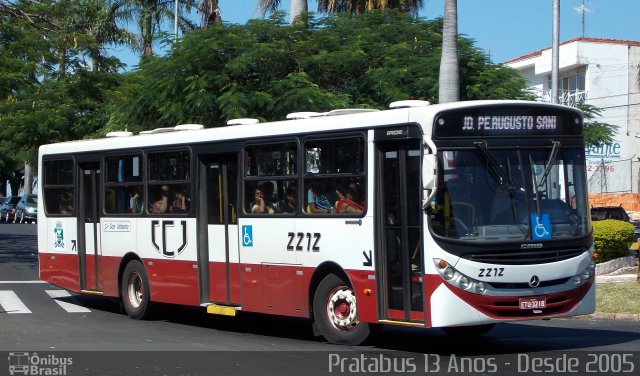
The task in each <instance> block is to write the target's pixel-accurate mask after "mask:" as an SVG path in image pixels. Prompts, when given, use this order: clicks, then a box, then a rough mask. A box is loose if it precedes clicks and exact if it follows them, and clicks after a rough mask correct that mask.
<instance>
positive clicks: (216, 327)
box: [73, 295, 640, 356]
mask: <svg viewBox="0 0 640 376" xmlns="http://www.w3.org/2000/svg"><path fill="white" fill-rule="evenodd" d="M73 298H74V299H75V300H76V303H78V302H80V304H82V305H83V306H85V307H87V308H89V309H92V310H101V311H105V312H111V313H115V314H122V315H125V313H124V311H123V310H122V307H121V304H120V302H119V301H118V300H116V299H105V298H103V297H95V296H85V295H80V296H75V297H73ZM154 312H155V314H154V315H153V318H152V320H153V321H166V322H169V323H174V324H180V325H186V326H192V327H198V328H205V329H210V330H212V335H215V331H220V332H229V333H242V334H251V335H257V336H270V337H277V338H283V339H293V340H302V341H309V342H314V343H327V344H328V342H327V341H326V340H325V339H324V338H323V337H321V336H315V335H314V333H313V329H312V325H311V321H310V320H309V319H304V318H291V317H283V316H272V315H265V314H257V313H249V312H239V313H238V315H237V316H236V317H227V316H219V315H211V314H208V313H206V312H205V310H204V309H203V308H201V307H188V306H179V305H172V304H155V305H154ZM560 321H561V320H558V321H554V322H553V323H554V325H549V326H545V325H544V324H543V325H541V324H540V323H539V322H538V323H535V322H534V323H525V322H520V323H501V324H497V325H496V326H495V328H493V330H491V331H490V332H489V333H488V334H486V335H484V336H481V337H455V336H449V335H448V334H446V333H444V332H443V331H442V330H440V329H437V328H433V329H416V328H405V327H394V326H385V327H384V328H383V330H382V331H380V332H379V333H377V334H376V335H374V336H372V338H370V339H369V340H368V341H367V342H366V343H365V344H364V345H362V346H359V347H357V348H356V349H358V350H362V351H369V350H371V351H377V350H395V351H401V352H407V353H428V354H440V355H450V354H458V355H463V356H480V355H489V354H494V355H496V354H497V355H500V354H513V353H530V352H543V351H561V350H580V349H584V348H593V347H601V346H613V345H620V344H624V343H628V342H633V341H639V340H640V333H637V332H627V331H621V330H612V329H608V328H607V327H606V325H602V326H600V325H599V324H598V323H599V322H598V321H591V320H590V321H586V320H562V322H564V323H566V325H564V324H563V326H558V325H557V323H558V322H560ZM581 323H585V325H581ZM587 324H588V325H591V326H592V327H588V328H585V326H587ZM576 325H580V326H581V327H574V326H576ZM348 348H350V347H345V349H348Z"/></svg>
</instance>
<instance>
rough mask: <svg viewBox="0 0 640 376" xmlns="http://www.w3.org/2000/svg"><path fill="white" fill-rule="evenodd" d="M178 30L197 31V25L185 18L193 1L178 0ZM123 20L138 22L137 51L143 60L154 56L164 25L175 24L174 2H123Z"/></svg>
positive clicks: (167, 0)
mask: <svg viewBox="0 0 640 376" xmlns="http://www.w3.org/2000/svg"><path fill="white" fill-rule="evenodd" d="M178 4H179V8H178V9H179V11H178V12H179V14H178V28H179V29H180V30H181V31H182V32H183V33H184V32H186V31H191V30H194V29H195V27H196V26H195V24H194V23H193V22H191V21H190V20H189V19H188V18H186V17H185V16H184V14H183V13H184V11H185V10H187V11H189V10H190V8H191V5H192V2H191V0H178ZM122 12H123V13H122V14H123V20H124V21H125V22H129V21H131V22H133V21H136V22H137V25H138V43H137V50H138V51H142V59H143V60H148V59H150V58H151V57H152V56H153V44H154V42H156V41H157V40H158V39H159V38H160V37H161V36H162V35H163V31H162V26H163V23H173V19H174V0H127V1H123V7H122Z"/></svg>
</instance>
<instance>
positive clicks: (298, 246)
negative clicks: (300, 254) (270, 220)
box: [287, 232, 320, 252]
mask: <svg viewBox="0 0 640 376" xmlns="http://www.w3.org/2000/svg"><path fill="white" fill-rule="evenodd" d="M287 236H289V243H288V244H287V251H293V249H294V243H295V250H296V251H303V250H304V247H303V243H302V241H303V240H304V239H305V238H307V242H306V243H307V251H313V252H320V246H318V242H320V233H319V232H314V233H313V234H312V233H310V232H307V233H306V234H305V233H304V232H298V233H295V232H290V233H288V234H287ZM296 238H298V240H297V241H296ZM311 238H313V244H311V243H312V242H311Z"/></svg>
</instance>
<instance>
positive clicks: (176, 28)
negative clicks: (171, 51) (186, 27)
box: [173, 0, 178, 41]
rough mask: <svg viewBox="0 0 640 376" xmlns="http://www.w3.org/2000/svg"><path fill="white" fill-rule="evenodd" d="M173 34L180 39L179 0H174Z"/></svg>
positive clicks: (176, 38)
mask: <svg viewBox="0 0 640 376" xmlns="http://www.w3.org/2000/svg"><path fill="white" fill-rule="evenodd" d="M173 36H174V38H175V41H178V0H173Z"/></svg>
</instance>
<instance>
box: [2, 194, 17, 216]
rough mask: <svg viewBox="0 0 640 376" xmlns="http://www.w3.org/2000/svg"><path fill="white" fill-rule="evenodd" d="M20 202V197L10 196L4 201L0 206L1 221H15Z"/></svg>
mask: <svg viewBox="0 0 640 376" xmlns="http://www.w3.org/2000/svg"><path fill="white" fill-rule="evenodd" d="M18 201H20V196H10V197H7V198H6V199H5V200H4V202H3V203H2V206H0V220H2V221H6V222H9V221H12V220H13V217H14V216H15V215H16V205H17V204H18Z"/></svg>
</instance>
